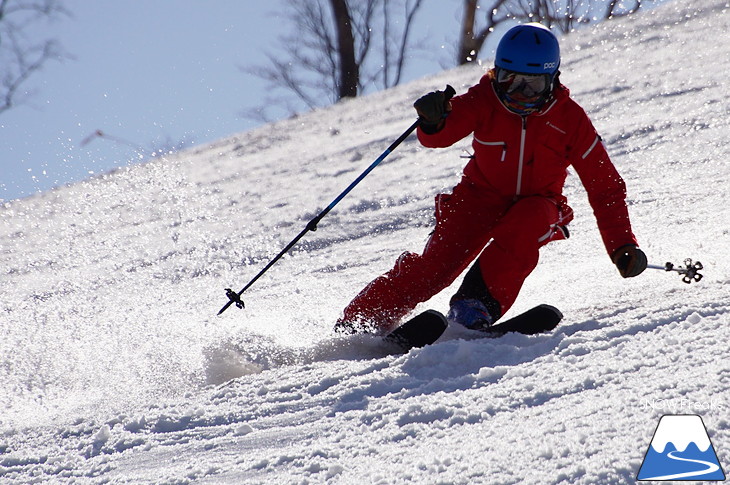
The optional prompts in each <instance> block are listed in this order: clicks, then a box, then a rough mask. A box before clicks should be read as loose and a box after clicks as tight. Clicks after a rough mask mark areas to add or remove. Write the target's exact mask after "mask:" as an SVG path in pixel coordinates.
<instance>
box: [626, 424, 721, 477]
mask: <svg viewBox="0 0 730 485" xmlns="http://www.w3.org/2000/svg"><path fill="white" fill-rule="evenodd" d="M636 479H637V480H658V481H671V480H682V481H684V480H708V481H723V480H725V473H724V472H723V470H722V467H721V466H720V462H719V461H718V460H717V454H715V448H714V447H713V446H712V442H710V437H709V436H708V434H707V429H706V428H705V423H704V422H702V418H701V417H699V416H697V415H695V414H666V415H664V416H662V418H661V419H660V420H659V424H658V425H657V428H656V431H654V437H653V438H652V439H651V443H649V449H648V450H647V451H646V455H645V456H644V462H643V463H642V464H641V468H640V469H639V474H638V475H637V477H636Z"/></svg>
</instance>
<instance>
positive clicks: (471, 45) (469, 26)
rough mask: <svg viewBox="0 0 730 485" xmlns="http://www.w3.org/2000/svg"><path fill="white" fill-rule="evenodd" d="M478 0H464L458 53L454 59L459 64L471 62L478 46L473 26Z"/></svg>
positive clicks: (474, 25) (477, 50)
mask: <svg viewBox="0 0 730 485" xmlns="http://www.w3.org/2000/svg"><path fill="white" fill-rule="evenodd" d="M478 3H479V0H464V19H463V20H462V22H461V35H460V36H459V54H458V56H459V57H458V59H457V60H456V61H457V62H458V63H459V65H462V64H468V63H469V62H473V61H474V58H475V57H476V53H477V52H479V47H480V46H477V45H476V39H475V36H476V34H475V32H474V28H475V27H476V13H477V4H478Z"/></svg>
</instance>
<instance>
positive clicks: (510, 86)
mask: <svg viewBox="0 0 730 485" xmlns="http://www.w3.org/2000/svg"><path fill="white" fill-rule="evenodd" d="M497 84H498V85H499V88H500V90H501V91H502V92H503V93H505V94H508V95H510V96H518V97H520V98H523V99H524V100H529V99H532V98H539V97H540V96H542V95H544V94H546V93H547V91H548V90H549V89H550V75H549V74H523V73H519V72H514V71H508V70H507V69H497Z"/></svg>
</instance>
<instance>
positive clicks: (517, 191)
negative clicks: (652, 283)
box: [340, 72, 636, 330]
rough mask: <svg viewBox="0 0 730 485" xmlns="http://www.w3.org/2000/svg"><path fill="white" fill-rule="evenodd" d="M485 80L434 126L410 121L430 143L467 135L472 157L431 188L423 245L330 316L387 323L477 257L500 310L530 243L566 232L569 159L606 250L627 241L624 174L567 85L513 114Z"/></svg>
mask: <svg viewBox="0 0 730 485" xmlns="http://www.w3.org/2000/svg"><path fill="white" fill-rule="evenodd" d="M492 78H493V73H492V72H489V73H487V74H486V75H485V76H484V77H482V79H481V81H480V82H479V84H477V85H475V86H473V87H471V88H470V89H469V91H468V92H467V93H465V94H463V95H461V96H456V97H454V98H453V99H452V100H451V112H450V113H449V115H448V117H447V118H446V122H445V125H444V127H443V129H441V130H440V131H438V132H437V133H435V134H427V133H425V132H424V131H423V130H421V129H420V128H419V129H418V139H419V141H420V142H421V144H422V145H423V146H425V147H430V148H438V147H447V146H450V145H452V144H454V143H456V142H457V141H459V140H461V139H463V138H464V137H466V136H467V135H469V134H470V133H473V134H474V137H473V142H472V147H473V149H474V157H473V158H472V159H471V160H470V161H469V163H468V164H467V165H466V167H465V168H464V175H463V178H462V180H461V182H460V183H459V184H458V185H456V187H454V189H453V192H452V193H451V194H439V195H437V196H436V228H435V230H434V232H433V234H432V235H431V237H430V239H429V241H428V243H427V244H426V247H425V249H424V251H423V253H422V254H420V255H418V254H414V253H410V252H406V253H403V254H402V255H401V256H400V257H399V258H398V260H397V261H396V264H395V266H394V267H393V269H391V270H390V271H388V272H387V273H386V274H384V275H382V276H379V277H378V278H376V279H375V280H374V281H373V282H371V283H370V284H369V285H368V286H367V287H366V288H365V289H363V290H362V291H361V292H360V294H359V295H357V296H356V297H355V299H354V300H353V301H352V302H351V303H350V304H349V305H348V306H347V308H346V309H345V312H344V316H343V317H342V318H341V319H340V323H345V324H349V325H357V326H359V325H365V326H373V327H375V328H376V329H380V330H387V329H389V328H391V327H392V326H394V325H396V324H397V323H398V322H399V321H400V320H401V319H402V318H403V317H404V316H405V315H406V314H408V313H409V312H410V311H411V310H413V309H414V308H415V307H416V305H417V304H418V303H420V302H423V301H426V300H428V299H429V298H431V297H432V296H434V295H435V294H437V293H438V292H440V291H441V290H443V289H444V288H446V287H447V286H449V285H450V284H451V283H452V282H453V281H454V280H455V279H456V278H457V277H458V276H459V275H460V274H461V273H462V272H463V271H464V270H465V269H466V268H467V266H468V265H469V264H470V263H471V262H472V261H473V260H474V259H475V258H477V256H479V260H478V263H479V267H480V268H481V276H482V279H483V281H484V283H485V285H486V288H487V290H488V291H489V293H490V294H491V296H492V297H493V298H494V299H495V300H496V301H497V302H498V303H499V306H500V310H501V311H500V312H499V313H500V314H504V313H505V312H506V311H507V310H508V309H509V308H510V307H511V306H512V304H513V303H514V301H515V299H516V298H517V294H518V292H519V290H520V288H521V287H522V283H523V282H524V280H525V278H527V276H528V275H529V274H530V273H531V272H532V270H533V269H534V268H535V266H536V265H537V262H538V253H539V249H540V247H541V246H543V245H545V244H547V243H548V242H550V241H553V240H556V239H563V238H565V237H566V236H567V233H566V232H564V231H563V226H565V225H566V224H567V223H568V222H570V220H571V219H572V217H573V214H572V209H570V207H568V205H567V200H566V198H565V197H564V196H563V195H562V191H563V185H564V183H565V178H566V176H567V169H568V167H569V166H572V167H573V168H574V170H575V172H576V173H577V174H578V176H579V177H580V179H581V181H582V183H583V185H584V187H585V189H586V191H587V193H588V198H589V201H590V204H591V206H592V208H593V212H594V214H595V217H596V220H597V222H598V228H599V230H600V232H601V236H602V237H603V242H604V244H605V246H606V250H607V251H608V253H609V255H611V254H613V252H614V251H615V250H616V249H618V248H619V247H621V246H623V245H626V244H636V238H635V237H634V235H633V233H632V230H631V224H630V222H629V214H628V210H627V208H626V203H625V198H626V187H625V185H624V182H623V180H622V179H621V177H620V175H619V174H618V172H617V171H616V169H615V167H614V166H613V164H612V163H611V161H610V159H609V157H608V154H607V153H606V150H605V148H604V146H603V143H602V142H601V138H600V137H599V136H598V134H597V133H596V130H595V129H594V127H593V124H592V123H591V121H590V120H589V119H588V116H587V115H586V113H585V112H584V111H583V109H582V108H581V107H580V106H579V105H578V104H577V103H576V102H575V101H573V99H571V98H570V96H569V91H568V89H567V88H566V87H564V86H562V85H561V84H560V83H556V84H557V86H556V87H555V89H554V92H553V96H552V98H551V99H550V100H549V101H548V102H547V103H546V105H545V106H544V107H543V108H542V109H541V110H540V111H538V112H536V113H533V114H530V115H528V116H521V115H518V114H515V113H513V112H511V111H509V110H508V109H507V108H506V107H505V106H504V105H503V104H502V103H501V101H500V100H499V98H498V97H497V94H496V92H495V89H494V87H493V85H492ZM480 253H481V255H479V254H480Z"/></svg>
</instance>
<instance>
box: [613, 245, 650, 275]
mask: <svg viewBox="0 0 730 485" xmlns="http://www.w3.org/2000/svg"><path fill="white" fill-rule="evenodd" d="M611 260H612V261H613V264H615V265H616V268H618V272H619V273H621V276H623V277H624V278H632V277H634V276H639V275H640V274H641V273H643V272H644V270H645V269H646V254H644V251H642V250H641V249H639V247H638V246H635V245H634V244H627V245H626V246H621V247H620V248H618V249H617V250H616V252H615V253H613V256H611Z"/></svg>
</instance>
